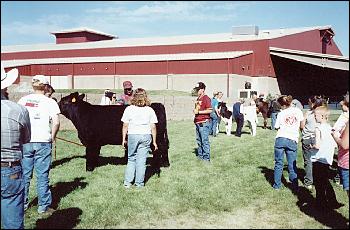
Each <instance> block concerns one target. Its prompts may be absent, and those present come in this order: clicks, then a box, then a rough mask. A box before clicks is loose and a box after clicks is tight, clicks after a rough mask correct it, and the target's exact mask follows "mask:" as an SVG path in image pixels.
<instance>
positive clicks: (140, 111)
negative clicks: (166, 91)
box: [121, 88, 158, 188]
mask: <svg viewBox="0 0 350 230" xmlns="http://www.w3.org/2000/svg"><path fill="white" fill-rule="evenodd" d="M150 105H151V102H150V100H149V99H148V97H147V93H146V91H145V90H144V89H142V88H138V89H136V90H135V92H134V94H133V98H132V100H131V105H130V106H128V107H126V109H125V110H124V113H123V116H122V118H121V121H122V122H123V131H122V132H123V142H122V146H123V147H126V145H127V148H128V163H127V166H126V169H125V177H124V187H125V188H130V187H131V185H132V184H131V183H132V181H133V180H134V179H135V186H136V187H139V188H140V187H143V186H144V185H145V182H144V180H145V172H146V159H147V154H148V152H149V151H150V150H151V149H150V145H151V143H153V146H154V150H157V149H158V146H157V140H156V137H157V131H156V125H155V124H156V123H158V120H157V116H156V114H155V112H154V110H153V109H152V108H151V107H150Z"/></svg>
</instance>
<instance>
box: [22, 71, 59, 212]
mask: <svg viewBox="0 0 350 230" xmlns="http://www.w3.org/2000/svg"><path fill="white" fill-rule="evenodd" d="M46 84H49V81H48V80H47V78H46V77H45V76H44V75H36V76H34V77H33V79H32V87H33V89H34V93H33V94H29V95H27V96H24V97H22V98H21V99H20V100H19V101H18V104H20V105H23V106H25V107H26V108H27V109H28V112H29V117H30V123H31V129H32V133H31V140H30V143H27V144H24V145H23V160H22V167H23V175H24V184H25V201H24V209H27V208H28V205H29V187H30V181H31V179H32V177H33V169H34V168H35V170H36V177H37V188H38V189H37V192H38V213H41V214H52V212H53V211H54V210H53V209H52V208H51V207H50V205H51V203H52V195H51V191H50V187H49V172H50V165H51V152H52V143H53V142H54V141H55V138H56V135H57V132H58V130H59V127H60V120H59V114H60V113H61V111H60V109H59V107H58V104H57V102H56V101H55V100H53V99H52V98H49V97H47V96H45V95H44V94H45V85H46ZM50 121H51V122H52V124H51V125H50Z"/></svg>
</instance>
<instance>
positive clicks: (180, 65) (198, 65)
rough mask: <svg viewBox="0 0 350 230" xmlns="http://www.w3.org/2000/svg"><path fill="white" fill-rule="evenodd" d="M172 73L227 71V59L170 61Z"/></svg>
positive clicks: (214, 72)
mask: <svg viewBox="0 0 350 230" xmlns="http://www.w3.org/2000/svg"><path fill="white" fill-rule="evenodd" d="M169 73H171V74H216V73H227V60H186V61H170V62H169Z"/></svg>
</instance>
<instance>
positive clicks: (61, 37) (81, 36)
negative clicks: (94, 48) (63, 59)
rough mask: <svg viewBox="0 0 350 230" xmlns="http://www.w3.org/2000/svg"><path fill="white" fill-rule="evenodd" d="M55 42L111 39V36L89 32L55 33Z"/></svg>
mask: <svg viewBox="0 0 350 230" xmlns="http://www.w3.org/2000/svg"><path fill="white" fill-rule="evenodd" d="M55 36H56V44H63V43H78V42H91V41H103V40H111V39H112V37H108V36H104V35H101V34H93V33H89V32H83V31H82V32H74V33H62V34H55Z"/></svg>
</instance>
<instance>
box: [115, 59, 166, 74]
mask: <svg viewBox="0 0 350 230" xmlns="http://www.w3.org/2000/svg"><path fill="white" fill-rule="evenodd" d="M115 66H116V74H117V75H118V74H120V75H128V74H130V75H151V74H166V72H167V63H166V61H155V62H118V63H115Z"/></svg>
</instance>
